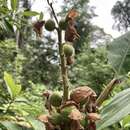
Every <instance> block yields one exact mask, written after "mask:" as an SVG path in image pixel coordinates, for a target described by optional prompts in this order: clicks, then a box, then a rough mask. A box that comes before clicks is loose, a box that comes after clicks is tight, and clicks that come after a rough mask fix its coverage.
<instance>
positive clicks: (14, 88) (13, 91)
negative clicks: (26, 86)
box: [4, 72, 21, 98]
mask: <svg viewBox="0 0 130 130" xmlns="http://www.w3.org/2000/svg"><path fill="white" fill-rule="evenodd" d="M4 80H5V83H6V86H7V89H8V92H9V94H10V96H11V98H15V97H16V96H18V95H19V93H20V92H21V85H16V84H15V82H14V80H13V78H12V76H11V75H10V74H8V73H7V72H4Z"/></svg>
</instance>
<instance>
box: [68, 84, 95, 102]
mask: <svg viewBox="0 0 130 130" xmlns="http://www.w3.org/2000/svg"><path fill="white" fill-rule="evenodd" d="M96 96H97V95H96V93H95V92H94V91H93V90H92V89H91V88H89V87H88V86H82V87H78V88H76V89H74V90H73V91H72V92H71V94H70V99H71V100H73V101H75V102H76V103H80V102H81V101H84V100H87V98H88V97H96Z"/></svg>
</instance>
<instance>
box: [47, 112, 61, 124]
mask: <svg viewBox="0 0 130 130" xmlns="http://www.w3.org/2000/svg"><path fill="white" fill-rule="evenodd" d="M49 121H50V122H51V123H52V124H53V125H60V124H61V122H62V116H61V115H60V114H59V113H54V114H52V116H51V117H49Z"/></svg>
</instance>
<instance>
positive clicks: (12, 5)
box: [10, 0, 18, 11]
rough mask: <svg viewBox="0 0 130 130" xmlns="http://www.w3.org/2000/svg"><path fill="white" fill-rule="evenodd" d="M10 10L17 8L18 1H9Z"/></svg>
mask: <svg viewBox="0 0 130 130" xmlns="http://www.w3.org/2000/svg"><path fill="white" fill-rule="evenodd" d="M10 3H11V8H12V10H13V11H14V10H16V9H17V6H18V0H10Z"/></svg>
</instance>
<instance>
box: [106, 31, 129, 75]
mask: <svg viewBox="0 0 130 130" xmlns="http://www.w3.org/2000/svg"><path fill="white" fill-rule="evenodd" d="M108 61H109V63H110V64H111V65H112V66H113V68H114V70H115V71H116V73H117V74H126V73H128V71H130V32H128V33H126V34H125V35H123V36H121V37H119V38H117V39H115V40H114V41H113V42H112V43H110V44H109V45H108Z"/></svg>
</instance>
